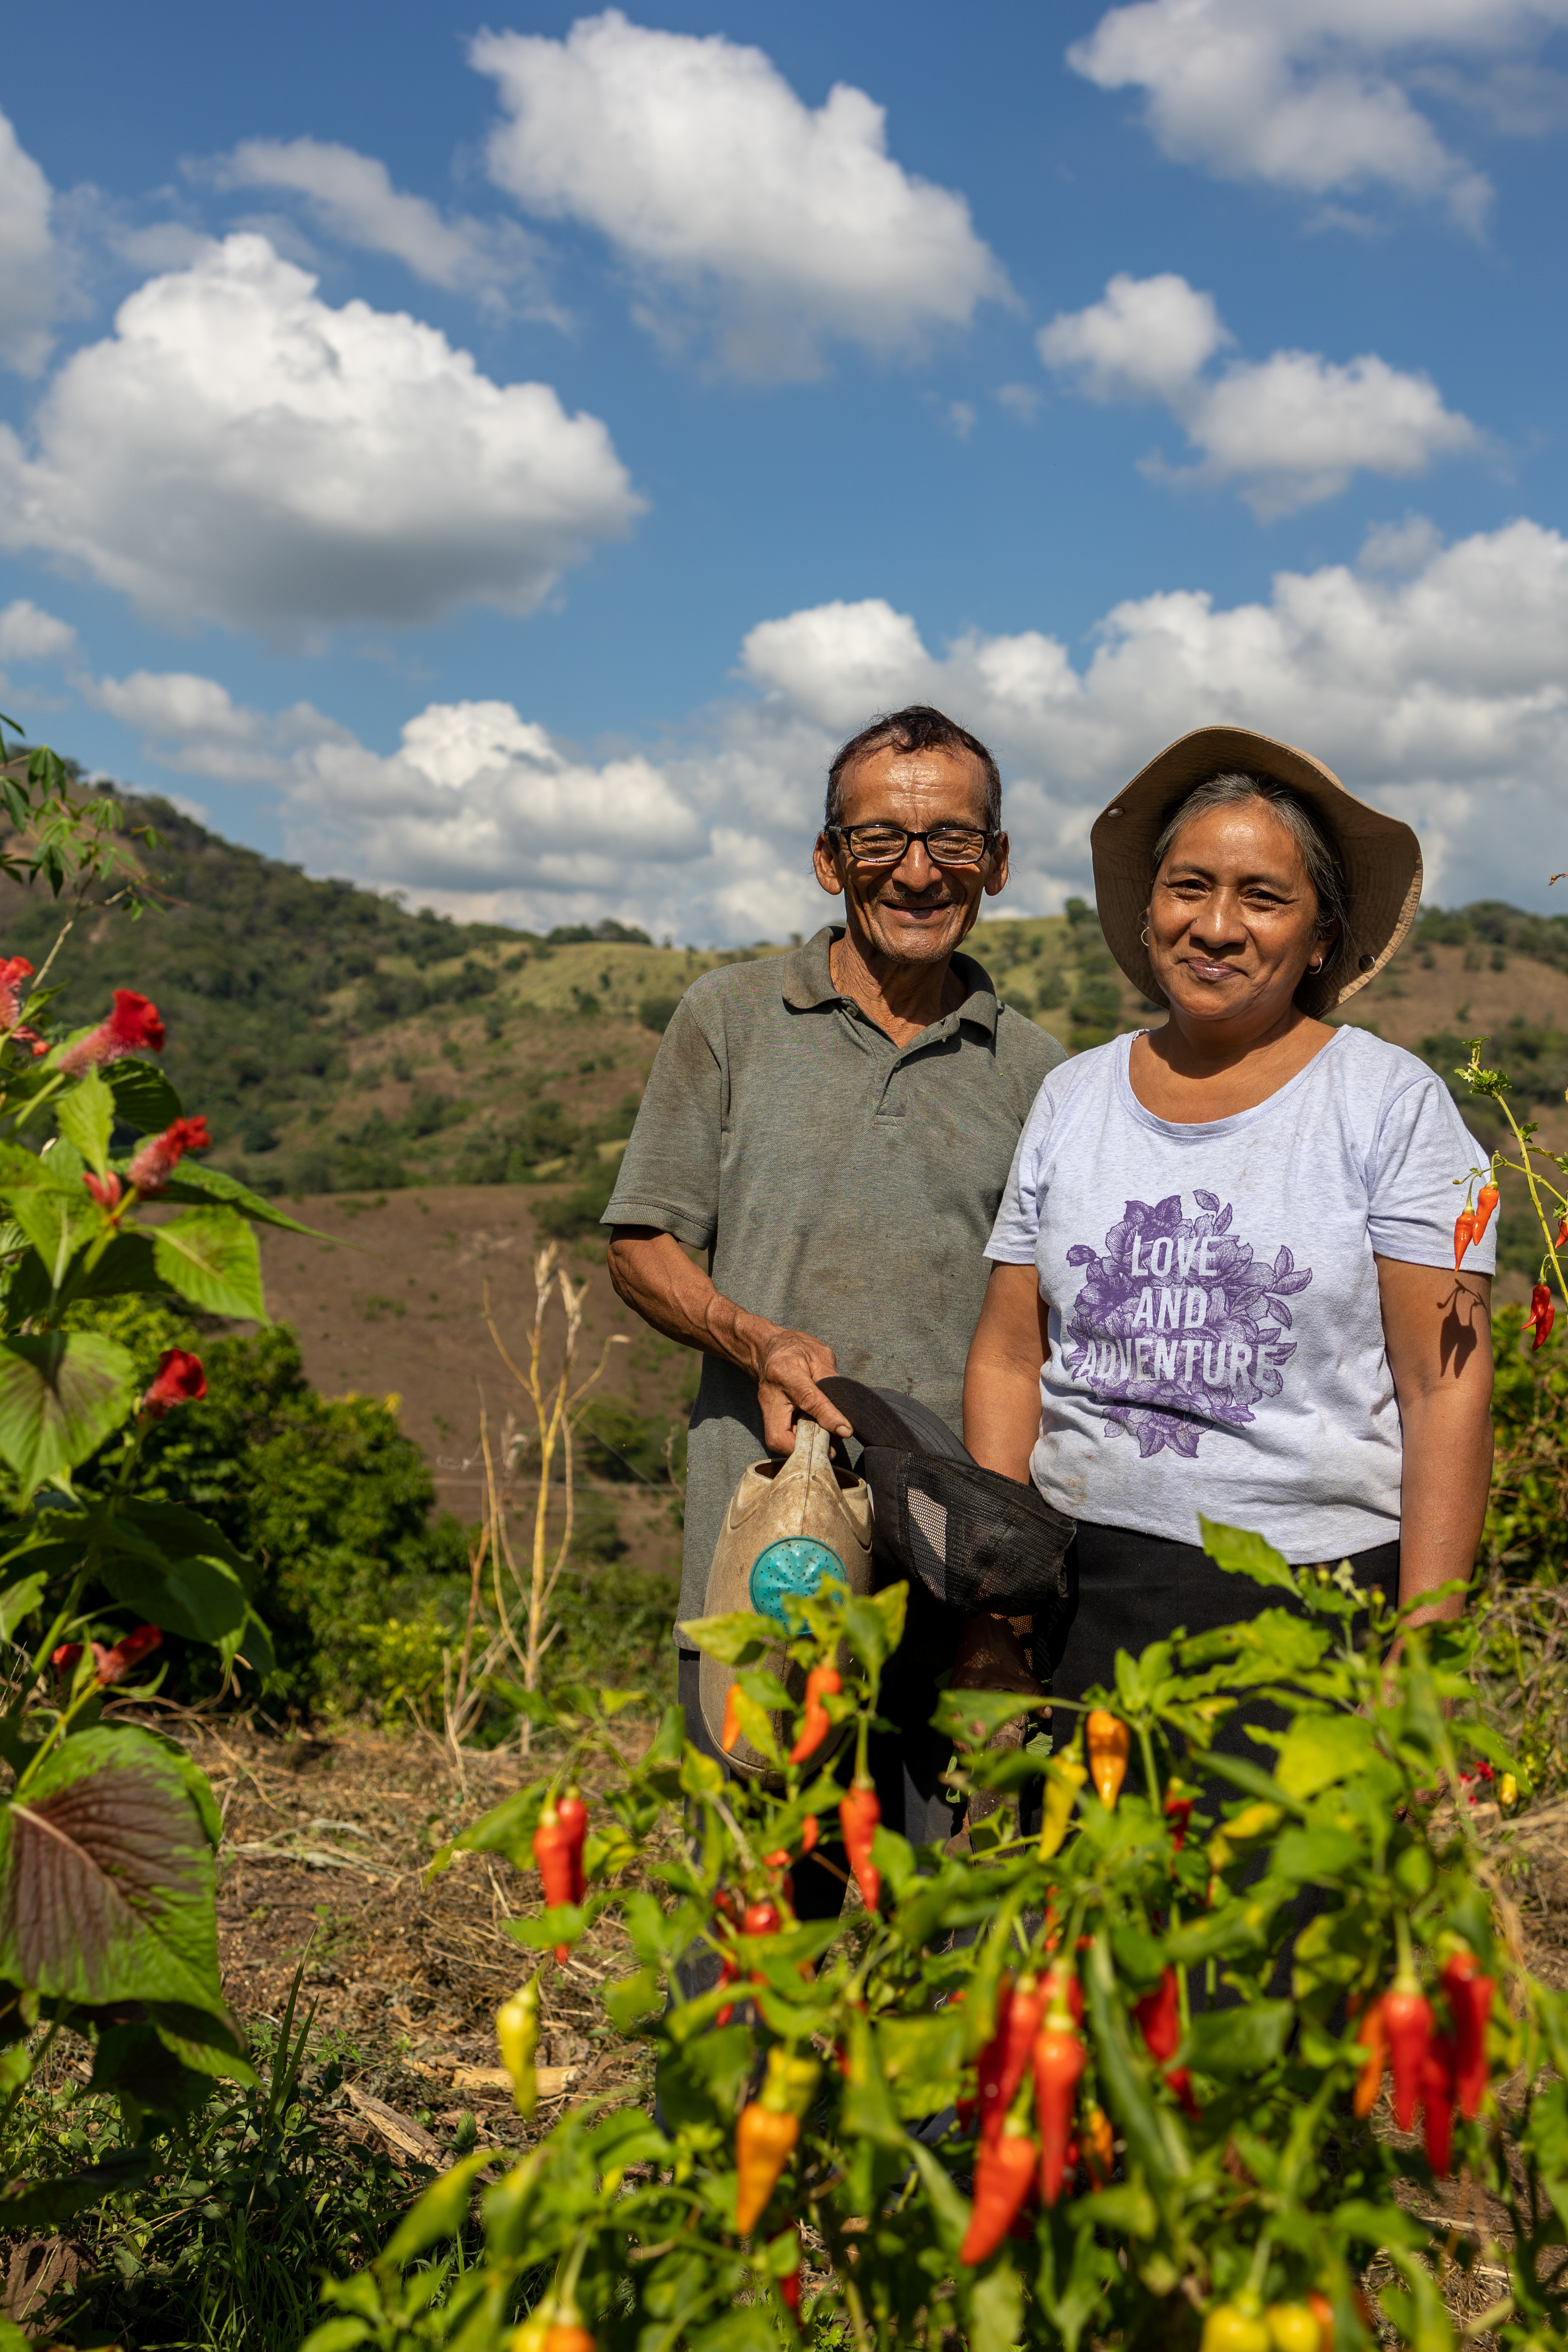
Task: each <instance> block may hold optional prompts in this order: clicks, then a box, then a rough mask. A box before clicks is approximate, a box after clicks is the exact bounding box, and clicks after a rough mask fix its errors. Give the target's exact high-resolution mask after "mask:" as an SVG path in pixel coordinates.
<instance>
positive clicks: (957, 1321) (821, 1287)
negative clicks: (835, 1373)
mask: <svg viewBox="0 0 1568 2352" xmlns="http://www.w3.org/2000/svg"><path fill="white" fill-rule="evenodd" d="M842 936H843V933H842V930H841V929H833V928H831V927H829V928H828V929H824V930H821V931H818V933H817V934H816V938H815V939H813V940H808V941H807V942H806V944H805V947H803V948H797V949H796V950H795V951H794V953H793V954H791V955H787V956H773V957H770V958H768V959H767V960H766V961H763V962H759V963H744V964H729V965H726V966H724V967H723V968H722V969H721V970H720V971H710V972H705V973H704V974H703V976H702V978H701V979H700V980H698V981H695V982H693V983H692V985H691V986H690V988H689V989H688V990H687V992H686V994H685V995H684V996H683V997H682V999H681V1001H680V1003H679V1007H678V1008H677V1011H676V1013H675V1016H674V1018H673V1020H672V1021H671V1022H670V1024H669V1026H668V1029H667V1030H666V1031H665V1034H664V1039H663V1042H662V1044H661V1045H660V1046H659V1049H658V1055H656V1057H655V1060H654V1065H653V1068H652V1070H651V1072H650V1073H649V1076H648V1082H647V1091H646V1092H645V1094H644V1096H643V1099H642V1107H641V1108H640V1110H639V1111H638V1113H637V1125H636V1126H635V1128H634V1129H633V1130H632V1139H631V1141H630V1143H629V1144H628V1145H627V1146H626V1156H625V1158H624V1159H623V1160H622V1161H621V1171H620V1177H619V1180H618V1181H617V1183H616V1189H615V1192H614V1194H613V1196H612V1198H611V1201H610V1205H609V1207H608V1208H607V1209H606V1211H605V1223H606V1224H614V1225H654V1226H657V1227H658V1229H659V1230H660V1231H661V1232H663V1233H668V1234H674V1235H675V1237H676V1239H677V1240H678V1241H681V1242H685V1243H686V1244H688V1245H689V1247H691V1248H693V1249H704V1250H706V1251H707V1253H708V1267H709V1272H710V1274H711V1276H712V1277H713V1280H714V1282H715V1284H716V1285H717V1286H718V1287H719V1289H720V1290H721V1291H722V1292H723V1293H724V1294H725V1296H726V1297H730V1298H733V1299H734V1300H736V1301H737V1302H738V1304H739V1305H741V1306H742V1307H747V1308H749V1309H750V1311H751V1312H752V1314H755V1315H765V1316H766V1317H767V1318H769V1320H770V1321H772V1322H774V1323H784V1324H789V1325H792V1326H793V1327H794V1328H795V1329H797V1330H803V1331H809V1332H810V1333H811V1334H812V1335H813V1337H814V1338H816V1339H822V1340H825V1341H826V1344H827V1346H828V1347H830V1348H831V1349H833V1351H834V1353H835V1355H836V1356H837V1359H838V1369H839V1370H840V1371H842V1372H847V1373H850V1374H852V1375H853V1376H854V1377H855V1378H856V1379H858V1380H864V1381H872V1382H874V1383H875V1384H876V1385H877V1386H878V1387H879V1388H893V1389H901V1390H903V1391H905V1392H906V1394H908V1395H910V1396H916V1397H919V1398H920V1399H921V1402H922V1403H925V1404H928V1405H930V1406H931V1407H932V1408H933V1410H934V1411H936V1412H939V1413H940V1414H941V1415H942V1419H943V1420H944V1421H945V1422H946V1423H948V1425H949V1427H950V1428H951V1429H952V1430H953V1431H954V1433H957V1434H960V1435H962V1433H963V1360H964V1358H965V1356H966V1355H967V1353H968V1350H969V1342H970V1340H971V1339H972V1338H973V1332H974V1326H975V1323H976V1321H977V1319H978V1318H979V1314H980V1304H981V1299H982V1297H983V1296H984V1289H985V1282H986V1276H987V1274H988V1271H989V1269H988V1267H987V1265H986V1262H985V1256H984V1251H985V1245H986V1243H987V1242H988V1241H989V1239H990V1236H991V1227H992V1223H993V1221H994V1217H995V1214H996V1210H997V1205H998V1203H999V1202H1000V1201H1001V1198H1002V1192H1003V1187H1004V1186H1005V1183H1006V1181H1007V1171H1008V1170H1009V1168H1010V1167H1011V1166H1012V1161H1013V1153H1014V1150H1015V1149H1016V1145H1017V1141H1018V1137H1019V1134H1020V1132H1021V1131H1022V1129H1023V1125H1024V1121H1025V1119H1026V1117H1027V1115H1028V1112H1029V1108H1030V1106H1031V1105H1032V1104H1033V1102H1034V1099H1035V1097H1036V1095H1037V1093H1038V1091H1039V1089H1040V1087H1041V1084H1042V1083H1043V1081H1044V1079H1045V1076H1046V1073H1047V1071H1048V1070H1052V1069H1054V1068H1055V1067H1056V1066H1057V1065H1058V1062H1060V1061H1061V1060H1062V1059H1063V1053H1062V1048H1061V1046H1060V1045H1058V1043H1057V1041H1056V1039H1055V1038H1054V1037H1051V1036H1048V1035H1047V1033H1046V1032H1045V1031H1044V1030H1043V1029H1037V1027H1036V1026H1035V1024H1034V1023H1033V1022H1032V1021H1030V1020H1028V1019H1026V1016H1025V1015H1024V1014H1022V1013H1016V1012H1014V1011H1012V1010H1011V1008H1010V1007H1008V1006H1006V1005H1002V1004H999V1003H997V1001H996V995H995V992H994V990H993V988H992V985H991V982H990V980H989V979H988V978H987V976H986V974H985V973H984V971H983V970H982V969H981V967H980V965H979V964H977V963H975V962H974V961H973V959H972V958H970V957H969V956H965V955H955V956H954V957H953V960H952V969H953V971H954V972H955V973H956V975H957V976H958V978H959V979H960V980H961V981H962V982H963V987H964V991H965V995H964V1001H963V1003H962V1004H961V1005H960V1006H959V1008H958V1010H957V1011H956V1012H955V1013H949V1014H947V1016H946V1017H945V1019H943V1020H941V1021H937V1022H933V1023H932V1024H931V1027H930V1028H929V1029H924V1030H922V1031H921V1034H920V1035H919V1036H918V1037H916V1038H915V1039H914V1040H913V1041H912V1043H911V1044H910V1045H905V1046H903V1047H902V1048H901V1049H900V1047H899V1046H897V1045H894V1044H893V1042H892V1040H891V1039H890V1038H889V1037H888V1036H887V1035H886V1034H884V1033H883V1032H882V1031H881V1030H880V1029H879V1028H878V1027H877V1025H876V1024H875V1023H874V1022H873V1021H871V1020H870V1018H869V1017H868V1015H867V1014H866V1013H863V1012H862V1011H861V1010H860V1007H859V1006H858V1004H857V1003H855V1002H854V1000H853V999H852V998H850V997H847V996H840V995H839V993H838V992H837V989H836V988H835V986H834V984H833V977H832V973H831V971H829V968H828V961H827V957H828V949H829V947H830V946H831V944H832V942H833V941H834V940H836V939H839V938H842ZM766 1450H767V1449H766V1447H765V1446H764V1445H763V1417H762V1407H761V1405H760V1403H759V1402H758V1398H757V1390H756V1383H755V1381H752V1379H750V1378H749V1376H748V1375H747V1374H746V1373H744V1372H742V1371H741V1370H738V1369H737V1367H736V1366H734V1365H733V1364H728V1363H725V1362H724V1361H723V1360H721V1358H720V1357H717V1356H706V1357H704V1359H703V1363H702V1378H701V1383H700V1387H699V1389H698V1391H697V1402H696V1405H695V1406H694V1407H693V1410H692V1414H691V1436H690V1449H689V1457H688V1469H687V1488H686V1545H685V1564H684V1570H683V1574H682V1579H681V1588H680V1612H681V1615H682V1616H683V1617H695V1616H699V1615H700V1613H701V1610H702V1600H703V1590H704V1587H705V1585H706V1582H707V1578H708V1567H709V1563H710V1560H711V1559H712V1557H713V1547H714V1545H715V1544H716V1542H717V1541H718V1537H719V1528H720V1526H721V1522H722V1519H723V1516H724V1510H725V1507H726V1506H727V1504H728V1503H729V1500H730V1496H731V1494H732V1493H733V1492H734V1489H735V1485H736V1482H737V1480H738V1479H739V1477H740V1475H741V1473H742V1471H743V1470H744V1469H745V1468H746V1466H747V1465H748V1463H752V1462H755V1461H758V1460H760V1459H762V1458H763V1456H764V1455H765V1454H766Z"/></svg>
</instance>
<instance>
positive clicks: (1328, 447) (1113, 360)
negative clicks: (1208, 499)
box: [1037, 271, 1480, 518]
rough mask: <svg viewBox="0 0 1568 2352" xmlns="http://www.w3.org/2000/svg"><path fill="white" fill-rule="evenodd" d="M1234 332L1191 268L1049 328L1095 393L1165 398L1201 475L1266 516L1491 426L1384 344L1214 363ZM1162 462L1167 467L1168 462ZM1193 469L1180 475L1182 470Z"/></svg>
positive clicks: (1120, 283) (1041, 342) (1077, 379)
mask: <svg viewBox="0 0 1568 2352" xmlns="http://www.w3.org/2000/svg"><path fill="white" fill-rule="evenodd" d="M1233 340H1234V339H1233V338H1232V337H1231V336H1230V334H1229V333H1228V332H1227V331H1226V328H1225V327H1224V325H1223V324H1222V322H1221V320H1220V317H1219V313H1218V311H1217V310H1216V309H1215V302H1214V298H1213V297H1212V295H1208V294H1201V293H1199V292H1197V291H1196V290H1195V289H1194V288H1193V287H1191V286H1189V285H1188V284H1187V281H1186V279H1185V278H1180V277H1177V276H1175V275H1174V274H1173V273H1172V272H1169V271H1167V272H1165V273H1164V274H1163V275H1162V276H1160V277H1157V278H1131V277H1128V276H1126V275H1125V274H1123V275H1121V276H1120V277H1116V278H1112V279H1111V280H1110V284H1109V285H1108V286H1107V288H1106V289H1105V292H1104V295H1103V296H1102V298H1101V299H1100V301H1098V302H1095V303H1091V304H1090V306H1089V308H1088V309H1087V310H1074V311H1068V312H1065V313H1063V314H1062V315H1061V316H1060V317H1058V318H1056V319H1053V320H1051V322H1050V324H1049V325H1048V326H1046V327H1043V328H1042V329H1041V330H1040V332H1039V335H1038V338H1037V341H1038V346H1039V352H1040V357H1041V358H1042V359H1043V360H1044V362H1045V363H1046V365H1047V367H1048V368H1050V369H1051V370H1052V371H1053V373H1055V374H1057V375H1058V376H1059V377H1062V378H1064V379H1066V380H1068V382H1071V383H1075V384H1076V385H1077V387H1078V389H1079V391H1081V392H1083V393H1085V394H1088V396H1089V398H1090V399H1091V400H1102V401H1104V400H1151V399H1154V400H1161V401H1163V402H1164V404H1166V406H1167V407H1169V409H1170V410H1171V412H1172V414H1173V415H1174V416H1175V417H1176V418H1177V419H1178V420H1179V421H1180V423H1181V425H1182V427H1183V430H1184V433H1185V434H1186V436H1187V439H1188V440H1189V442H1190V443H1191V444H1192V446H1193V447H1194V450H1195V451H1196V452H1197V455H1198V463H1197V464H1196V465H1195V466H1194V467H1192V468H1190V469H1188V473H1189V478H1197V479H1200V480H1203V481H1207V482H1237V483H1238V484H1239V485H1240V486H1241V488H1242V493H1243V496H1244V497H1245V498H1246V499H1247V501H1248V503H1249V504H1250V505H1251V506H1252V508H1253V509H1254V511H1255V512H1256V513H1258V515H1259V516H1260V517H1265V518H1266V517H1269V516H1274V515H1281V514H1289V513H1291V512H1293V511H1294V510H1295V509H1298V508H1300V507H1304V506H1310V505H1312V504H1313V503H1314V502H1315V501H1317V500H1318V499H1329V498H1334V497H1337V496H1338V494H1339V492H1340V491H1341V490H1342V489H1343V488H1345V486H1346V484H1347V483H1348V482H1349V480H1350V478H1351V476H1352V474H1354V473H1356V472H1357V471H1365V472H1367V473H1373V474H1384V475H1410V474H1419V473H1424V472H1425V471H1426V467H1428V466H1429V465H1430V464H1431V462H1432V460H1433V459H1434V458H1435V457H1449V456H1453V455H1455V454H1457V453H1458V452H1460V451H1463V450H1469V449H1474V448H1476V447H1477V446H1479V441H1480V436H1479V434H1478V433H1477V431H1476V428H1475V426H1474V425H1472V424H1471V423H1470V421H1469V419H1468V417H1466V416H1461V415H1458V412H1457V411H1455V410H1453V409H1449V408H1446V407H1445V406H1444V404H1443V400H1442V395H1441V394H1439V392H1438V391H1437V388H1436V385H1435V384H1434V383H1433V382H1432V380H1431V378H1430V377H1429V376H1426V375H1424V374H1413V373H1407V372H1406V371H1405V370H1403V369H1400V368H1394V367H1390V366H1389V364H1388V362H1387V361H1386V360H1382V359H1379V358H1378V356H1377V354H1376V353H1375V352H1363V354H1362V355H1361V357H1360V358H1358V359H1353V360H1351V361H1349V362H1344V363H1343V364H1341V363H1337V362H1333V361H1331V360H1326V359H1324V358H1323V357H1322V355H1321V352H1274V353H1273V354H1272V356H1271V357H1270V358H1268V359H1266V360H1255V361H1248V360H1240V359H1236V360H1231V361H1229V362H1227V363H1226V365H1225V366H1224V367H1222V369H1221V370H1220V372H1219V373H1217V374H1214V373H1205V368H1206V367H1207V366H1208V362H1210V361H1211V360H1212V359H1213V358H1214V356H1215V353H1216V352H1219V351H1220V350H1221V349H1222V348H1223V347H1224V346H1225V345H1226V344H1227V343H1229V342H1231V341H1233ZM1149 470H1151V471H1153V472H1163V471H1167V470H1168V469H1166V468H1164V467H1163V466H1162V465H1161V464H1160V463H1159V462H1158V461H1155V462H1153V463H1152V465H1151V466H1150V468H1149ZM1173 478H1177V479H1180V478H1182V477H1181V476H1180V475H1178V476H1175V477H1173Z"/></svg>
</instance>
